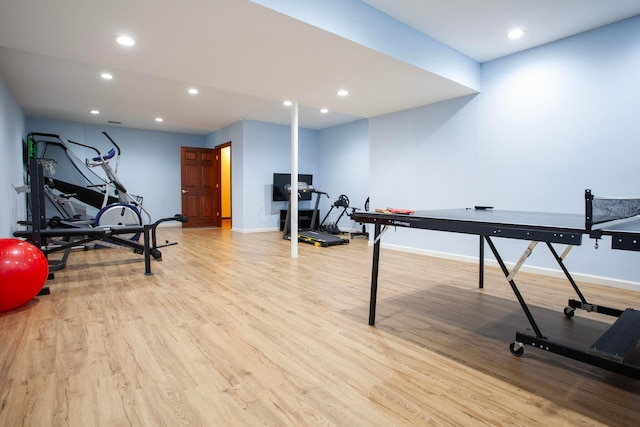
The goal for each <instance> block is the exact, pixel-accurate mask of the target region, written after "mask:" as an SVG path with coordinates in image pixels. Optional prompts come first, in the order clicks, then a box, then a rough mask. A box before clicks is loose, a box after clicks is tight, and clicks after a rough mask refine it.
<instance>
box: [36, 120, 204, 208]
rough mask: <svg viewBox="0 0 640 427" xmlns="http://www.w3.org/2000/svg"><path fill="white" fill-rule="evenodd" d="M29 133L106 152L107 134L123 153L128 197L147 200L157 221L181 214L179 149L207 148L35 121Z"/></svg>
mask: <svg viewBox="0 0 640 427" xmlns="http://www.w3.org/2000/svg"><path fill="white" fill-rule="evenodd" d="M26 131H27V132H44V133H54V134H58V135H60V137H61V138H62V139H63V140H64V141H65V142H66V140H67V139H71V140H73V141H76V142H80V143H84V144H87V145H91V146H95V147H96V148H98V150H100V151H101V152H107V151H108V150H109V149H110V148H112V147H113V146H112V145H111V144H110V143H109V141H108V140H107V139H106V138H105V137H104V135H102V132H103V131H106V132H107V133H108V134H109V136H111V138H113V140H114V141H115V142H116V143H117V144H118V145H119V146H120V148H121V150H122V156H121V158H120V165H119V169H118V177H119V178H120V180H121V182H122V183H123V184H124V186H125V187H126V189H127V191H128V192H129V193H131V194H135V195H140V196H143V197H144V206H145V208H146V209H147V210H148V211H149V213H150V214H151V216H152V219H153V220H154V221H155V220H158V219H160V218H165V217H172V216H173V215H175V214H177V213H180V212H182V206H181V204H182V201H181V193H180V147H181V146H190V147H204V145H205V138H204V136H201V135H189V134H181V133H171V132H157V131H149V130H140V129H130V128H122V127H115V126H96V125H85V124H81V123H75V122H65V121H60V120H42V119H35V118H28V119H27V129H26ZM70 147H71V149H72V150H74V152H75V153H76V154H77V156H78V157H79V158H80V159H81V160H84V159H85V158H86V157H88V156H93V155H94V153H87V152H86V151H85V150H82V149H79V148H78V147H74V146H73V145H70ZM112 166H115V164H112ZM96 172H99V170H96Z"/></svg>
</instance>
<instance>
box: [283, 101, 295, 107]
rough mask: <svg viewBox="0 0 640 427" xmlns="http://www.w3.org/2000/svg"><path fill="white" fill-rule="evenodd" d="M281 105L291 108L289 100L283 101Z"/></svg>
mask: <svg viewBox="0 0 640 427" xmlns="http://www.w3.org/2000/svg"><path fill="white" fill-rule="evenodd" d="M283 104H284V105H285V106H287V107H291V106H292V105H293V102H291V101H289V100H286V101H284V102H283Z"/></svg>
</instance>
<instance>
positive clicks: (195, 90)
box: [188, 87, 198, 95]
mask: <svg viewBox="0 0 640 427" xmlns="http://www.w3.org/2000/svg"><path fill="white" fill-rule="evenodd" d="M188 92H189V93H190V94H191V95H197V94H198V89H196V88H194V87H192V88H191V89H189V91H188Z"/></svg>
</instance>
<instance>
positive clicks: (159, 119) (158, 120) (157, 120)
mask: <svg viewBox="0 0 640 427" xmlns="http://www.w3.org/2000/svg"><path fill="white" fill-rule="evenodd" d="M156 122H158V123H162V122H164V119H163V118H162V117H156Z"/></svg>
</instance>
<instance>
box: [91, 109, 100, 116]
mask: <svg viewBox="0 0 640 427" xmlns="http://www.w3.org/2000/svg"><path fill="white" fill-rule="evenodd" d="M90 113H91V114H94V115H96V114H100V111H98V110H91V111H90Z"/></svg>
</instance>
